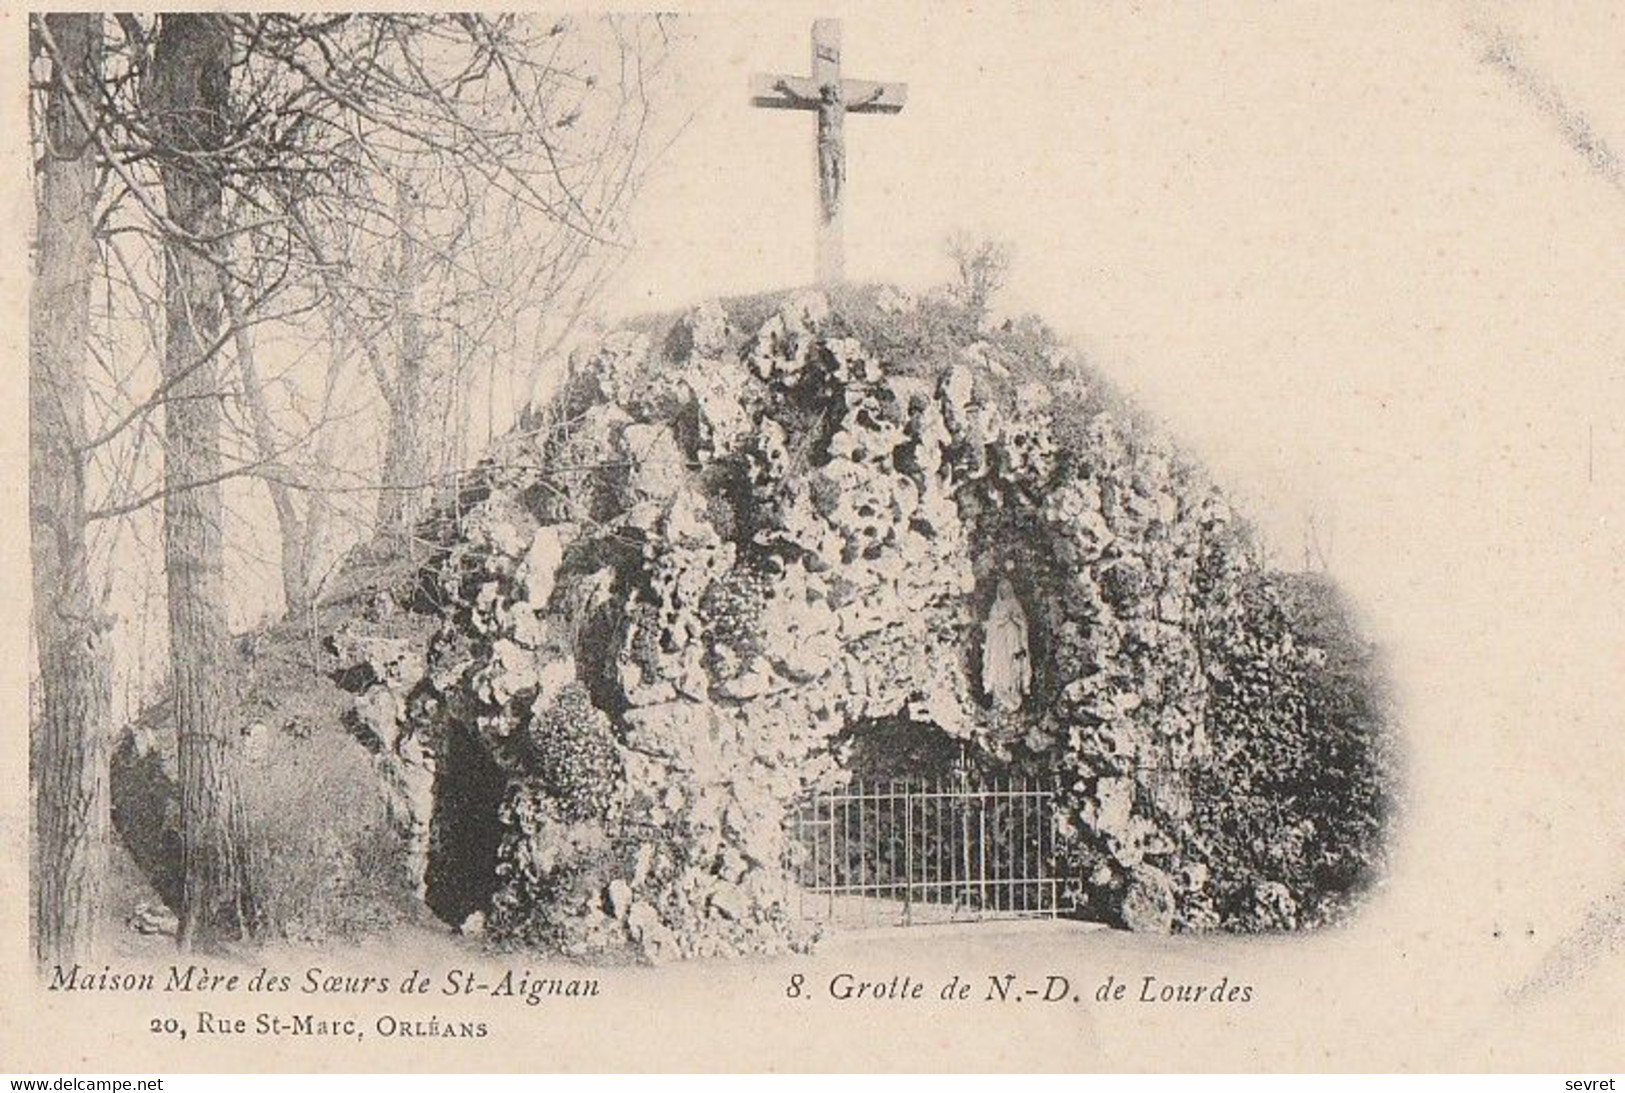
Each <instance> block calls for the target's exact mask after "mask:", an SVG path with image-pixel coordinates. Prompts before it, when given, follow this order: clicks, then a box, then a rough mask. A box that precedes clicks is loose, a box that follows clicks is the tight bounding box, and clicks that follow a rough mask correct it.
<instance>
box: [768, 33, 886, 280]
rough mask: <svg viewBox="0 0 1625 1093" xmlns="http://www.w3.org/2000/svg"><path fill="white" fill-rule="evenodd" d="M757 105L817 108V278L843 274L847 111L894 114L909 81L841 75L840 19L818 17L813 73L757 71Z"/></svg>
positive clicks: (839, 277) (800, 108) (814, 41)
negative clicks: (890, 80) (844, 126)
mask: <svg viewBox="0 0 1625 1093" xmlns="http://www.w3.org/2000/svg"><path fill="white" fill-rule="evenodd" d="M750 95H751V98H750V101H751V105H752V106H762V107H767V108H768V109H770V110H812V111H815V112H816V113H817V114H818V145H817V149H818V280H819V282H820V283H821V284H835V283H837V282H839V281H840V280H841V277H842V273H843V268H844V266H845V259H844V256H843V255H842V251H841V197H842V191H843V190H844V189H845V188H846V138H845V136H844V134H843V132H842V128H843V124H844V122H845V118H846V115H847V114H848V113H852V114H895V113H897V112H898V111H900V110H902V109H903V103H904V102H905V101H906V100H907V99H908V85H907V84H900V83H875V82H873V81H870V80H844V79H842V78H841V21H840V20H839V19H818V20H815V21H814V22H813V28H812V75H811V76H781V75H778V74H758V75H755V76H752V77H751V78H750Z"/></svg>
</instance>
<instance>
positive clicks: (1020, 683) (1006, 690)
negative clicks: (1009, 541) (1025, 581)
mask: <svg viewBox="0 0 1625 1093" xmlns="http://www.w3.org/2000/svg"><path fill="white" fill-rule="evenodd" d="M1027 642H1028V634H1027V612H1026V611H1025V610H1024V609H1023V608H1022V606H1021V600H1020V599H1019V598H1017V596H1016V590H1015V588H1014V587H1012V586H1011V584H1010V578H1008V577H1000V578H999V587H998V590H997V592H996V593H995V595H994V597H993V606H992V608H990V609H989V611H988V614H987V624H986V625H985V626H984V627H983V636H982V690H983V691H985V692H986V693H987V696H988V698H989V699H991V700H992V702H993V708H994V709H995V710H998V711H999V712H1000V713H1014V712H1015V711H1016V710H1019V709H1021V705H1022V703H1024V702H1025V701H1026V700H1027V692H1028V691H1029V690H1030V689H1031V688H1032V683H1033V669H1032V663H1031V661H1030V659H1029V657H1028V651H1027Z"/></svg>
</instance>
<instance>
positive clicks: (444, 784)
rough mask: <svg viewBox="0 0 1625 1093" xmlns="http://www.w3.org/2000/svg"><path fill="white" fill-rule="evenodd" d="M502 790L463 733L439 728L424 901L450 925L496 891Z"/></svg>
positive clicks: (498, 776) (496, 773)
mask: <svg viewBox="0 0 1625 1093" xmlns="http://www.w3.org/2000/svg"><path fill="white" fill-rule="evenodd" d="M507 786H508V779H507V776H506V775H505V774H504V773H503V772H502V769H501V768H500V767H498V766H497V764H496V763H495V762H494V761H493V760H492V759H491V756H490V754H489V753H488V752H487V751H486V749H485V747H484V746H483V745H482V744H481V743H480V742H479V741H478V740H477V739H475V737H474V735H473V734H472V733H471V732H470V731H469V730H468V729H467V728H465V727H464V726H462V725H460V724H455V723H454V724H448V725H446V726H445V728H444V737H443V742H442V747H441V754H440V761H439V762H438V763H437V764H436V767H435V776H434V811H433V814H432V816H431V819H430V821H429V860H428V864H427V868H426V871H425V876H424V889H425V891H424V902H425V903H427V904H428V906H429V909H430V910H432V911H433V912H434V913H435V915H437V916H438V917H439V918H440V919H441V920H443V921H445V922H448V923H450V924H452V925H454V926H457V925H461V924H462V922H463V921H464V920H465V919H467V918H468V916H469V915H471V914H473V913H474V912H475V911H480V912H484V911H485V910H486V909H487V908H489V906H490V904H491V896H492V895H493V894H494V893H495V892H496V890H497V886H498V879H497V849H498V847H499V846H500V844H501V842H502V833H503V828H502V822H501V820H500V818H499V814H500V810H501V807H502V799H503V795H504V793H505V792H506V791H507Z"/></svg>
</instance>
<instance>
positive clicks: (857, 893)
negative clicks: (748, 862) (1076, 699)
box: [789, 778, 1063, 925]
mask: <svg viewBox="0 0 1625 1093" xmlns="http://www.w3.org/2000/svg"><path fill="white" fill-rule="evenodd" d="M789 826H790V834H791V838H790V844H791V851H790V852H791V862H790V870H791V875H792V877H794V879H795V882H796V889H797V893H796V899H797V903H798V908H799V912H800V914H801V916H802V917H803V918H806V919H815V920H828V921H833V922H840V923H843V924H865V925H879V924H886V923H897V924H901V925H913V924H925V923H933V922H960V921H966V920H981V919H994V918H1040V917H1042V918H1053V917H1054V916H1055V915H1057V914H1058V913H1059V912H1060V911H1061V910H1062V909H1063V908H1062V907H1061V893H1062V885H1061V881H1060V877H1059V876H1058V875H1057V873H1056V870H1055V862H1054V857H1055V817H1054V792H1053V790H1051V789H1049V788H1042V787H1035V786H1032V785H1029V784H1027V783H1025V782H998V781H994V782H989V783H985V784H984V783H971V782H969V781H968V780H966V779H963V778H955V779H948V780H944V781H938V782H885V783H853V784H852V785H849V786H846V787H844V788H842V789H840V790H837V791H834V792H831V793H821V794H818V795H816V796H814V797H812V798H810V799H808V800H806V801H804V802H803V803H802V805H801V806H800V808H798V809H797V810H796V811H795V812H794V813H793V814H792V816H791V818H790V825H789Z"/></svg>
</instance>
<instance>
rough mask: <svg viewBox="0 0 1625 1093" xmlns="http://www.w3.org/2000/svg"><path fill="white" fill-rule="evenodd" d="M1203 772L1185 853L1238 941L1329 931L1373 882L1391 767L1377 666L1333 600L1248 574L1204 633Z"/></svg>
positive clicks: (1321, 589)
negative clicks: (1208, 743) (1256, 935)
mask: <svg viewBox="0 0 1625 1093" xmlns="http://www.w3.org/2000/svg"><path fill="white" fill-rule="evenodd" d="M1204 655H1205V659H1206V663H1207V666H1208V679H1209V686H1210V705H1209V719H1208V720H1209V730H1210V734H1211V740H1212V755H1211V758H1210V759H1209V760H1208V761H1207V762H1206V763H1204V764H1203V765H1202V766H1201V767H1200V768H1199V770H1198V771H1197V774H1196V787H1195V790H1196V791H1195V794H1194V796H1195V812H1194V815H1193V817H1192V819H1193V824H1192V832H1191V837H1190V839H1189V843H1188V847H1189V850H1190V856H1191V858H1192V859H1193V860H1196V861H1200V862H1201V863H1202V864H1203V865H1204V866H1205V867H1206V869H1207V870H1208V874H1209V893H1208V896H1207V899H1208V900H1209V902H1210V903H1211V908H1212V911H1213V913H1214V914H1216V915H1217V917H1218V920H1219V921H1220V922H1221V923H1222V924H1224V925H1226V926H1228V927H1231V928H1237V929H1253V930H1256V929H1279V928H1291V927H1301V926H1313V925H1320V924H1322V923H1325V922H1328V921H1332V920H1335V919H1336V918H1337V917H1338V916H1339V915H1340V914H1342V913H1343V912H1345V911H1346V910H1347V908H1348V907H1349V906H1350V905H1351V903H1352V902H1353V900H1354V899H1355V898H1356V897H1357V896H1358V895H1359V894H1360V893H1361V892H1362V891H1364V890H1365V889H1366V888H1368V887H1369V886H1370V885H1371V884H1372V883H1373V882H1374V880H1375V879H1376V877H1377V876H1378V874H1379V872H1380V869H1381V866H1382V864H1383V854H1384V850H1385V843H1384V828H1385V820H1386V818H1387V815H1388V812H1389V810H1390V807H1391V794H1392V792H1393V784H1394V775H1395V769H1394V768H1395V759H1394V755H1393V742H1392V739H1391V734H1390V728H1389V724H1388V717H1389V714H1388V710H1387V708H1386V699H1385V694H1384V691H1383V682H1382V675H1381V671H1380V666H1379V665H1378V664H1377V663H1376V661H1375V656H1374V653H1373V650H1372V648H1371V646H1370V645H1369V644H1368V643H1367V642H1365V641H1363V640H1362V639H1361V638H1359V636H1358V635H1357V633H1356V631H1355V629H1354V627H1353V625H1352V621H1351V619H1350V617H1349V613H1348V610H1347V608H1346V606H1345V605H1344V604H1343V603H1342V601H1341V600H1340V599H1339V598H1338V596H1337V594H1336V591H1335V589H1333V588H1332V587H1331V586H1330V585H1329V584H1328V583H1326V582H1325V581H1323V580H1321V579H1318V578H1313V577H1301V576H1300V577H1294V576H1289V575H1284V574H1275V573H1264V572H1260V573H1256V574H1253V575H1252V576H1251V577H1250V578H1248V579H1247V580H1245V581H1244V582H1243V583H1241V584H1240V586H1239V587H1237V588H1235V589H1233V590H1231V592H1230V593H1229V595H1227V596H1226V597H1225V599H1224V601H1223V602H1222V606H1221V607H1220V609H1219V610H1217V611H1215V612H1214V615H1213V617H1212V618H1211V619H1210V620H1209V621H1208V624H1207V626H1206V627H1205V630H1204Z"/></svg>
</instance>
